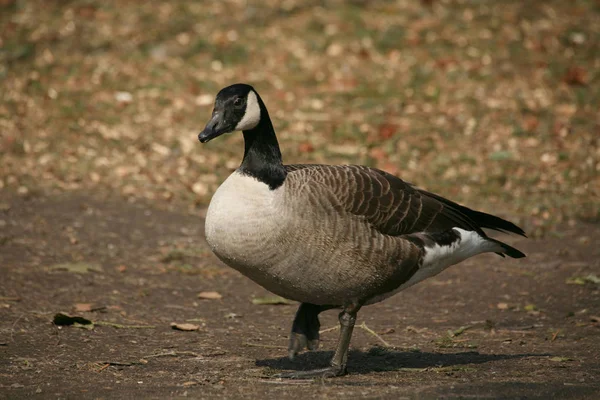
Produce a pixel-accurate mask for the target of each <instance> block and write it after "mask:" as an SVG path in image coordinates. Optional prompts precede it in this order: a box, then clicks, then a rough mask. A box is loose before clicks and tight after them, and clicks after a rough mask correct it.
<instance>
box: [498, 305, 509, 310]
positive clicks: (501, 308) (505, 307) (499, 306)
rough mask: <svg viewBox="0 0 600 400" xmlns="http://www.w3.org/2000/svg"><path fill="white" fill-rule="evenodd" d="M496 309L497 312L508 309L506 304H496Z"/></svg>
mask: <svg viewBox="0 0 600 400" xmlns="http://www.w3.org/2000/svg"><path fill="white" fill-rule="evenodd" d="M496 307H498V309H499V310H506V309H508V303H498V305H496Z"/></svg>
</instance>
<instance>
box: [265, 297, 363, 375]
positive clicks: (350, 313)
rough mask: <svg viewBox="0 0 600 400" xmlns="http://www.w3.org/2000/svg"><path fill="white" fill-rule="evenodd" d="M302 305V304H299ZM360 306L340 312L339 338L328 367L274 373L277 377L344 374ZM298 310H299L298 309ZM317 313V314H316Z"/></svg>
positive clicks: (346, 308) (350, 307) (353, 306)
mask: <svg viewBox="0 0 600 400" xmlns="http://www.w3.org/2000/svg"><path fill="white" fill-rule="evenodd" d="M301 307H302V306H301ZM360 307H361V306H356V305H351V306H348V307H345V308H344V311H342V312H341V313H340V316H339V320H340V338H339V340H338V343H337V347H336V349H335V354H334V356H333V358H332V359H331V363H330V366H329V367H326V368H319V369H314V370H310V371H294V372H287V373H282V374H278V375H276V377H279V378H292V379H310V378H318V377H321V378H328V377H333V376H341V375H345V374H346V364H347V362H348V348H349V346H350V339H351V338H352V331H353V330H354V324H355V323H356V314H357V313H358V310H359V309H360ZM298 311H300V310H298ZM317 315H318V314H317Z"/></svg>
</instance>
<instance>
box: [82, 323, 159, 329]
mask: <svg viewBox="0 0 600 400" xmlns="http://www.w3.org/2000/svg"><path fill="white" fill-rule="evenodd" d="M93 323H94V325H99V326H112V327H113V328H117V329H155V328H156V326H154V325H122V324H117V323H114V322H108V321H94V322H93Z"/></svg>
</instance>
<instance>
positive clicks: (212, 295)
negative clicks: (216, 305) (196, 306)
mask: <svg viewBox="0 0 600 400" xmlns="http://www.w3.org/2000/svg"><path fill="white" fill-rule="evenodd" d="M198 298H199V299H203V300H219V299H222V298H223V296H222V295H221V293H219V292H200V293H198Z"/></svg>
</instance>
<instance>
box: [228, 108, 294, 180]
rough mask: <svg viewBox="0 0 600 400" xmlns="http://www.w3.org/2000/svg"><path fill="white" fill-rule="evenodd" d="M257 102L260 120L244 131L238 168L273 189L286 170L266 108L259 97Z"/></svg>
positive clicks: (282, 178) (283, 178) (283, 176)
mask: <svg viewBox="0 0 600 400" xmlns="http://www.w3.org/2000/svg"><path fill="white" fill-rule="evenodd" d="M258 103H259V105H260V122H259V123H258V125H256V127H254V128H253V129H251V130H247V131H244V147H245V149H244V159H243V160H242V165H240V168H239V170H240V171H241V172H242V173H244V174H246V175H250V176H252V177H254V178H256V179H258V180H259V181H261V182H263V183H265V184H267V185H268V186H269V188H270V189H271V190H274V189H277V188H278V187H279V186H281V185H282V184H283V181H284V180H285V177H286V175H287V172H286V171H285V167H284V166H283V162H282V159H281V151H280V150H279V143H277V137H276V136H275V130H274V129H273V124H272V123H271V119H270V118H269V113H268V112H267V108H266V107H265V105H264V104H263V102H262V100H261V99H260V98H258Z"/></svg>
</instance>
